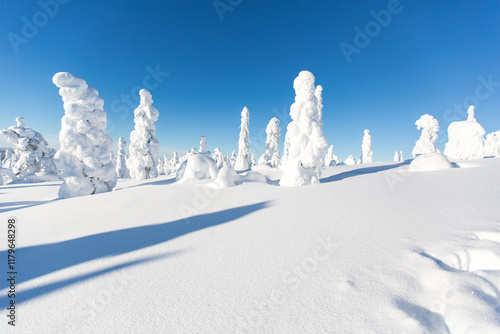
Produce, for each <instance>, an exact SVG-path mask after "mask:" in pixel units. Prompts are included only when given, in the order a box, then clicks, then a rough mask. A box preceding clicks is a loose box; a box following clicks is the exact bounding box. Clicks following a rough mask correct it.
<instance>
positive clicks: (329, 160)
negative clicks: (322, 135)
mask: <svg viewBox="0 0 500 334" xmlns="http://www.w3.org/2000/svg"><path fill="white" fill-rule="evenodd" d="M338 163H339V158H338V157H337V156H336V155H335V154H333V145H330V147H329V148H328V152H327V153H326V156H325V166H327V167H328V166H335V165H336V164H338Z"/></svg>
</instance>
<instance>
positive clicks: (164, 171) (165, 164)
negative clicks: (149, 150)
mask: <svg viewBox="0 0 500 334" xmlns="http://www.w3.org/2000/svg"><path fill="white" fill-rule="evenodd" d="M162 174H165V175H168V174H170V160H169V159H168V157H167V156H166V155H163V161H162Z"/></svg>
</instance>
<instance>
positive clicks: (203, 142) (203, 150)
mask: <svg viewBox="0 0 500 334" xmlns="http://www.w3.org/2000/svg"><path fill="white" fill-rule="evenodd" d="M200 153H202V154H205V153H209V152H207V138H206V137H205V136H201V140H200Z"/></svg>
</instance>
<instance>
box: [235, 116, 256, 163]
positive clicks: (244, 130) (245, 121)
mask: <svg viewBox="0 0 500 334" xmlns="http://www.w3.org/2000/svg"><path fill="white" fill-rule="evenodd" d="M249 123H250V112H249V111H248V108H247V107H245V108H243V110H242V111H241V125H240V139H239V141H238V156H237V157H236V162H235V164H234V169H235V170H247V169H249V168H250V164H251V163H252V162H251V160H250V139H249V138H250V132H249V131H248V125H249Z"/></svg>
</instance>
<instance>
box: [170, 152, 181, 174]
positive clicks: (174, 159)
mask: <svg viewBox="0 0 500 334" xmlns="http://www.w3.org/2000/svg"><path fill="white" fill-rule="evenodd" d="M179 164H180V161H179V155H178V154H177V151H175V152H174V156H173V157H172V159H170V163H169V165H170V172H171V173H173V172H175V171H177V168H179Z"/></svg>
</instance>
